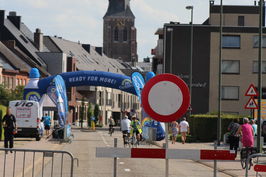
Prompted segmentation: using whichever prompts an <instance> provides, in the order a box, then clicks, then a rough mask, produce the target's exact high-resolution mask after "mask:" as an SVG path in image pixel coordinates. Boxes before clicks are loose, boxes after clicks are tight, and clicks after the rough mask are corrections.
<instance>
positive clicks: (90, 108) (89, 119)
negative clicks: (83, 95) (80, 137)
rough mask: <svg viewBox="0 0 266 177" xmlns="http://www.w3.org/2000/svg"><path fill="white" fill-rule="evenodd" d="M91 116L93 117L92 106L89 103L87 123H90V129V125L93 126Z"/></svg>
mask: <svg viewBox="0 0 266 177" xmlns="http://www.w3.org/2000/svg"><path fill="white" fill-rule="evenodd" d="M91 116H93V111H92V104H91V103H89V106H88V111H87V122H88V127H90V125H91Z"/></svg>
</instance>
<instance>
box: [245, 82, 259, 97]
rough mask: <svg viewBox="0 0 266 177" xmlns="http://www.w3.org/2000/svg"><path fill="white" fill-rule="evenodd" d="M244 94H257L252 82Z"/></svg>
mask: <svg viewBox="0 0 266 177" xmlns="http://www.w3.org/2000/svg"><path fill="white" fill-rule="evenodd" d="M245 96H258V92H257V90H256V88H255V86H254V85H253V84H250V86H249V88H248V90H247V92H246V93H245Z"/></svg>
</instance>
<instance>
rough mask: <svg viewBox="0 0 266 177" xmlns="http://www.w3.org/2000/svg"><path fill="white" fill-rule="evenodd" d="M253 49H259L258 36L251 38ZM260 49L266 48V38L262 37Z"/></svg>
mask: <svg viewBox="0 0 266 177" xmlns="http://www.w3.org/2000/svg"><path fill="white" fill-rule="evenodd" d="M253 47H254V48H258V47H259V36H253ZM262 47H264V48H266V36H262Z"/></svg>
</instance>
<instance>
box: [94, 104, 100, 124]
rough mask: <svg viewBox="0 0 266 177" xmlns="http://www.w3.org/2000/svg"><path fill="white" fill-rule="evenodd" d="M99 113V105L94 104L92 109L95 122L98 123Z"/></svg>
mask: <svg viewBox="0 0 266 177" xmlns="http://www.w3.org/2000/svg"><path fill="white" fill-rule="evenodd" d="M99 113H100V109H99V105H98V104H96V105H95V107H94V116H95V122H98V120H99Z"/></svg>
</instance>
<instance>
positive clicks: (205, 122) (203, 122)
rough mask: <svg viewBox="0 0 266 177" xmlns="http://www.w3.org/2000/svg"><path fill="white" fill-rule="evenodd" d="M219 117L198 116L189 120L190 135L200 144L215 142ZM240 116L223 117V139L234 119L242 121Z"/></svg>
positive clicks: (193, 116)
mask: <svg viewBox="0 0 266 177" xmlns="http://www.w3.org/2000/svg"><path fill="white" fill-rule="evenodd" d="M217 117H218V116H217V115H213V114H198V115H192V116H191V117H190V118H189V119H188V122H189V127H190V134H191V135H192V136H193V137H194V138H195V139H196V140H197V141H200V142H213V141H215V140H216V139H217ZM243 117H244V116H239V115H225V114H224V115H221V138H222V139H223V135H224V134H225V133H226V132H227V127H228V125H229V124H230V123H231V122H232V121H233V120H234V119H242V118H243Z"/></svg>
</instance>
